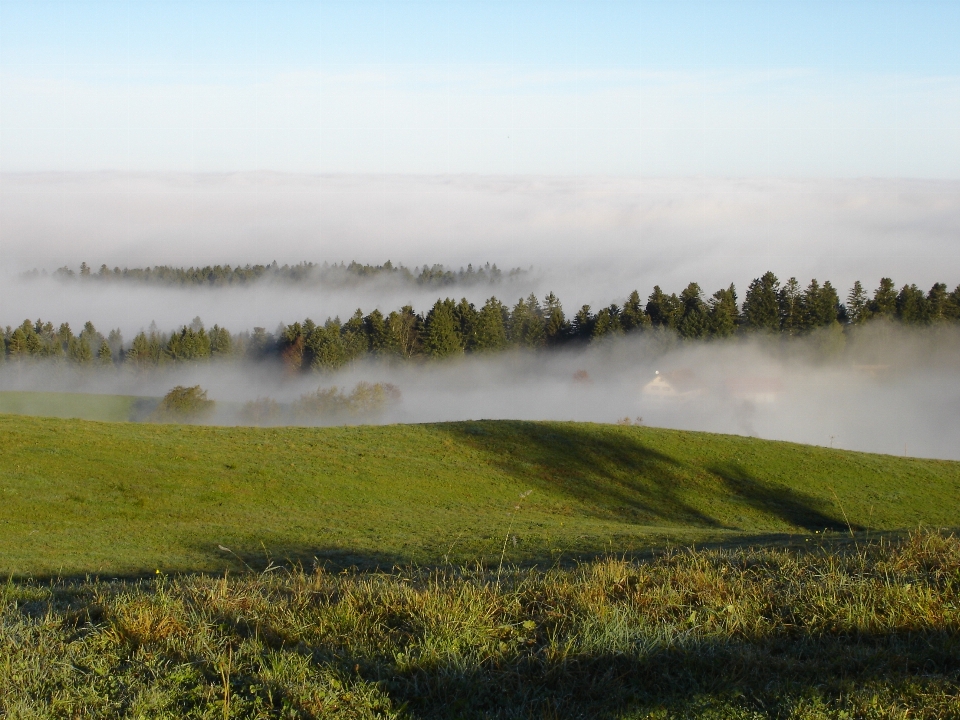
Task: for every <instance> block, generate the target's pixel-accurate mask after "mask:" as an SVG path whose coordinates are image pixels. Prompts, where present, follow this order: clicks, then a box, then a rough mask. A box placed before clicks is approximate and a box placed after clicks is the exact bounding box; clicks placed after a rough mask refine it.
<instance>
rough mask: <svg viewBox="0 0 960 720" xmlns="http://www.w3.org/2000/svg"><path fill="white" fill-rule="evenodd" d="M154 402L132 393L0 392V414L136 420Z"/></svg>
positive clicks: (150, 407)
mask: <svg viewBox="0 0 960 720" xmlns="http://www.w3.org/2000/svg"><path fill="white" fill-rule="evenodd" d="M156 403H157V400H156V399H154V398H140V397H135V396H133V395H95V394H92V393H63V392H15V391H9V390H5V391H0V413H10V414H13V415H39V416H46V417H58V418H79V419H81V420H100V421H102V422H126V421H128V420H136V419H140V418H141V417H142V416H145V415H146V414H147V413H148V412H149V411H150V410H152V409H153V407H154V406H155V405H156Z"/></svg>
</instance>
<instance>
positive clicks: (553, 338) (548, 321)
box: [543, 292, 570, 345]
mask: <svg viewBox="0 0 960 720" xmlns="http://www.w3.org/2000/svg"><path fill="white" fill-rule="evenodd" d="M543 305H544V334H545V335H546V339H547V344H548V345H559V344H560V343H562V342H563V341H564V340H566V338H567V335H568V334H569V331H570V327H569V324H568V323H567V319H566V317H565V316H564V314H563V305H561V304H560V300H559V298H557V296H556V295H554V294H553V293H552V292H550V293H549V294H547V296H546V297H545V298H544V299H543Z"/></svg>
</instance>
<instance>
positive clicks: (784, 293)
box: [779, 277, 804, 335]
mask: <svg viewBox="0 0 960 720" xmlns="http://www.w3.org/2000/svg"><path fill="white" fill-rule="evenodd" d="M779 301H780V329H781V330H782V331H783V332H785V333H787V334H788V335H797V334H799V333H800V332H802V331H803V327H804V320H803V293H802V292H801V290H800V283H799V282H797V279H796V278H795V277H792V278H790V279H789V280H787V282H785V283H784V284H783V286H782V287H781V288H780V293H779Z"/></svg>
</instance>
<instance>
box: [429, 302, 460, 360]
mask: <svg viewBox="0 0 960 720" xmlns="http://www.w3.org/2000/svg"><path fill="white" fill-rule="evenodd" d="M455 311H456V305H455V303H454V302H453V300H451V299H450V298H447V299H446V300H437V302H436V303H434V305H433V307H432V308H431V309H430V312H429V313H427V317H426V322H425V332H424V340H423V346H424V349H425V350H426V352H427V354H428V355H430V356H431V357H435V358H445V357H450V356H451V355H457V354H459V353H462V352H463V344H462V342H461V340H460V335H459V333H458V332H457V321H456V317H455Z"/></svg>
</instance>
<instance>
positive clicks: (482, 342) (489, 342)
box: [475, 297, 508, 351]
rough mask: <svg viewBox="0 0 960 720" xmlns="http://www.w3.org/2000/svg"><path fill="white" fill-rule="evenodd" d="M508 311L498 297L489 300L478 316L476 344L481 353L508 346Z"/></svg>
mask: <svg viewBox="0 0 960 720" xmlns="http://www.w3.org/2000/svg"><path fill="white" fill-rule="evenodd" d="M507 315H508V311H507V308H506V307H505V306H504V304H503V303H502V302H500V301H499V300H497V298H496V297H491V298H489V299H488V300H487V301H486V302H485V303H484V304H483V307H482V308H481V309H480V312H479V313H478V315H477V327H476V344H475V347H476V349H477V350H480V351H494V350H500V349H502V348H503V347H504V346H505V345H506V344H507V330H506V322H505V320H504V318H505V317H507Z"/></svg>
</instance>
